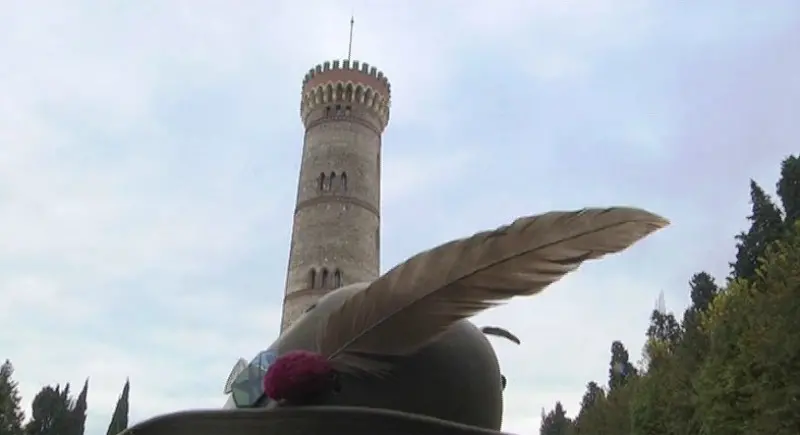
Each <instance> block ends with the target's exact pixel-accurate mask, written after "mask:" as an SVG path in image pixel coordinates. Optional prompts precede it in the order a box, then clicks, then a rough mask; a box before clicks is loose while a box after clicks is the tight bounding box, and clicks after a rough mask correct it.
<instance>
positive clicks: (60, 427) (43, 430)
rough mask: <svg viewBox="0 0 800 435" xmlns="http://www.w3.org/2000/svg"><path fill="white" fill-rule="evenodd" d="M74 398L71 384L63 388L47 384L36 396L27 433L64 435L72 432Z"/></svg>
mask: <svg viewBox="0 0 800 435" xmlns="http://www.w3.org/2000/svg"><path fill="white" fill-rule="evenodd" d="M71 416H72V399H71V398H70V395H69V384H66V385H65V386H64V388H63V389H61V387H60V386H58V385H56V386H55V388H53V387H51V386H47V387H44V388H42V390H41V391H39V393H38V394H37V395H36V397H34V399H33V403H32V404H31V421H29V422H28V424H27V425H26V427H25V432H26V433H27V435H64V434H69V433H71V428H72V425H71V423H72V419H71Z"/></svg>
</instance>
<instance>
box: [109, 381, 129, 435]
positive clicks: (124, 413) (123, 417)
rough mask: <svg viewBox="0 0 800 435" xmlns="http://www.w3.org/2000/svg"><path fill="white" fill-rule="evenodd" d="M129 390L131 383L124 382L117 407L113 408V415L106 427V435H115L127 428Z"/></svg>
mask: <svg viewBox="0 0 800 435" xmlns="http://www.w3.org/2000/svg"><path fill="white" fill-rule="evenodd" d="M130 389H131V382H130V380H126V381H125V386H124V387H122V394H121V395H120V396H119V399H118V400H117V406H116V407H114V415H113V416H112V417H111V423H110V424H109V425H108V431H107V432H106V435H117V434H118V433H120V432H122V431H123V430H125V429H127V428H128V394H129V393H130Z"/></svg>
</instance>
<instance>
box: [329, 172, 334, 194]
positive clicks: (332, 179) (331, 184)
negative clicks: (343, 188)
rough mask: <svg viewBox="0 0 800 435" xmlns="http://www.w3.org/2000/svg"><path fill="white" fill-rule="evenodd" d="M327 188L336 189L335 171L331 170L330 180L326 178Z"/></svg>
mask: <svg viewBox="0 0 800 435" xmlns="http://www.w3.org/2000/svg"><path fill="white" fill-rule="evenodd" d="M328 185H329V187H330V189H329V190H336V172H331V176H330V180H328Z"/></svg>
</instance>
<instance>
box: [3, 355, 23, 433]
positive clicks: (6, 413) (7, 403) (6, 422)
mask: <svg viewBox="0 0 800 435" xmlns="http://www.w3.org/2000/svg"><path fill="white" fill-rule="evenodd" d="M13 375H14V366H13V365H12V364H11V361H9V360H6V361H5V362H4V363H3V365H2V366H0V435H22V434H23V431H22V427H23V426H22V425H23V422H24V420H25V414H24V413H23V412H22V407H21V406H20V401H21V400H22V399H21V398H20V395H19V389H18V388H17V383H16V382H14V380H13V379H12V376H13Z"/></svg>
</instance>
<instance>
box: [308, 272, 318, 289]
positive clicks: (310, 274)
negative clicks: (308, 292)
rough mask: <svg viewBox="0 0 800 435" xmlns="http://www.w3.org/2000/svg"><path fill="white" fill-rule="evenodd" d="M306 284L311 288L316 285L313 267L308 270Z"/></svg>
mask: <svg viewBox="0 0 800 435" xmlns="http://www.w3.org/2000/svg"><path fill="white" fill-rule="evenodd" d="M308 285H309V287H310V288H312V289H313V288H315V286H316V285H317V271H316V270H314V269H311V270H310V271H309V272H308Z"/></svg>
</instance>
